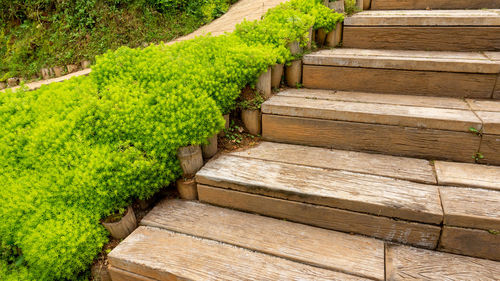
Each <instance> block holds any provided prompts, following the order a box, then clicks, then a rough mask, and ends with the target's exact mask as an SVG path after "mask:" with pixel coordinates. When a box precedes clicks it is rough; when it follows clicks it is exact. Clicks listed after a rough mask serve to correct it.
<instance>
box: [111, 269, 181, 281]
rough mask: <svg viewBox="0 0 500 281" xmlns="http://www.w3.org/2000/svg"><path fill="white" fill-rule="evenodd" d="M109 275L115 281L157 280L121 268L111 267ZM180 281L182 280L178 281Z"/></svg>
mask: <svg viewBox="0 0 500 281" xmlns="http://www.w3.org/2000/svg"><path fill="white" fill-rule="evenodd" d="M108 271H109V275H110V276H111V280H113V281H156V279H151V278H148V277H145V276H142V275H138V274H135V273H132V272H128V271H125V270H122V269H119V268H115V267H113V266H110V267H109V268H108ZM177 280H179V281H180V279H177Z"/></svg>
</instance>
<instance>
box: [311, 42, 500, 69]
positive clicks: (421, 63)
mask: <svg viewBox="0 0 500 281" xmlns="http://www.w3.org/2000/svg"><path fill="white" fill-rule="evenodd" d="M344 40H345V39H344ZM426 48H428V46H427V47H426ZM488 54H489V55H486V54H484V53H473V52H437V51H408V50H370V49H349V48H337V49H330V50H321V51H318V52H314V53H311V54H307V55H305V56H304V58H303V61H304V64H307V65H322V66H343V67H363V68H383V69H401V70H420V71H424V70H425V71H444V72H464V73H483V74H498V73H499V72H500V63H499V61H497V60H496V59H494V56H493V55H491V54H493V52H490V53H488Z"/></svg>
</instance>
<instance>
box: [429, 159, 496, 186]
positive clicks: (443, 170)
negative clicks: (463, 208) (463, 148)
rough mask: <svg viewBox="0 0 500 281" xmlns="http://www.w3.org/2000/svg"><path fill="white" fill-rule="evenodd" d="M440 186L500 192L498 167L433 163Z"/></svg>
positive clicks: (443, 162)
mask: <svg viewBox="0 0 500 281" xmlns="http://www.w3.org/2000/svg"><path fill="white" fill-rule="evenodd" d="M434 167H435V168H436V177H437V180H438V183H439V184H440V185H458V186H466V187H480V188H485V189H493V190H498V191H500V167H498V166H486V165H479V164H469V163H456V162H445V161H435V162H434Z"/></svg>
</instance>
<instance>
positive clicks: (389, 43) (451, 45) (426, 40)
mask: <svg viewBox="0 0 500 281" xmlns="http://www.w3.org/2000/svg"><path fill="white" fill-rule="evenodd" d="M468 42H474V43H473V44H470V43H468ZM343 46H344V47H346V48H359V49H392V50H426V51H464V52H465V51H467V52H472V51H498V50H500V27H435V26H430V27H410V26H392V27H387V26H385V27H382V26H370V27H362V26H346V27H344V39H343Z"/></svg>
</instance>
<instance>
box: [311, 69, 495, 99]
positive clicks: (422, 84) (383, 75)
mask: <svg viewBox="0 0 500 281" xmlns="http://www.w3.org/2000/svg"><path fill="white" fill-rule="evenodd" d="M497 79H498V74H477V73H455V72H438V71H409V70H398V69H379V68H362V67H338V66H318V65H304V66H303V76H302V81H303V84H304V87H306V88H312V89H332V90H341V91H360V92H371V93H387V94H398V95H417V96H438V97H457V98H464V97H469V98H483V99H489V98H492V97H494V98H497V99H498V98H500V95H499V94H497V93H496V92H498V91H499V90H498V89H496V90H494V88H495V85H496V80H497ZM494 92H495V95H494Z"/></svg>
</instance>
